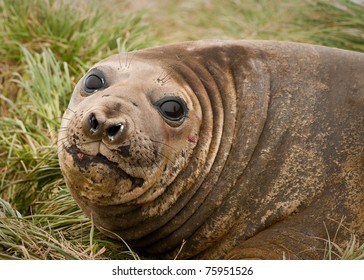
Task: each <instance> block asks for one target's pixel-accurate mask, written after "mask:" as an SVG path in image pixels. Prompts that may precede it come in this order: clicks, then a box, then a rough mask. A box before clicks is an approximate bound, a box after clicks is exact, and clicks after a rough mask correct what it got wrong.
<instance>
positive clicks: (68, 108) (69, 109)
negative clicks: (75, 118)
mask: <svg viewBox="0 0 364 280" xmlns="http://www.w3.org/2000/svg"><path fill="white" fill-rule="evenodd" d="M66 110H68V111H70V112H71V113H73V114H75V115H76V112H75V111H73V110H72V109H71V108H70V107H67V109H66Z"/></svg>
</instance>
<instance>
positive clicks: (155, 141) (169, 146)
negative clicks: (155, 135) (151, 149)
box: [149, 138, 178, 152]
mask: <svg viewBox="0 0 364 280" xmlns="http://www.w3.org/2000/svg"><path fill="white" fill-rule="evenodd" d="M149 140H150V141H151V142H154V143H157V144H161V145H164V146H166V147H168V148H170V149H171V150H173V151H174V152H178V151H177V150H176V149H175V148H173V147H172V146H171V145H168V144H166V143H163V142H160V141H157V140H153V139H151V138H149Z"/></svg>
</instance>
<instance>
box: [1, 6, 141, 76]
mask: <svg viewBox="0 0 364 280" xmlns="http://www.w3.org/2000/svg"><path fill="white" fill-rule="evenodd" d="M104 13H105V10H103V9H102V8H100V7H97V6H96V3H94V4H92V3H89V2H87V1H84V2H83V3H81V5H79V3H78V4H77V5H75V3H74V2H72V1H70V2H67V1H62V0H25V1H24V0H2V1H0V14H1V19H0V23H1V24H0V26H1V28H0V34H1V38H2V40H1V42H0V50H2V51H1V55H2V57H5V58H6V60H11V61H19V58H20V57H21V51H20V48H19V46H24V47H26V48H27V49H28V50H30V51H31V52H32V51H36V52H41V51H42V50H43V49H44V48H49V49H50V50H52V52H53V53H54V54H55V57H56V58H57V59H58V60H60V61H64V62H67V63H68V64H69V65H72V66H76V65H77V66H76V67H77V68H76V70H79V69H78V67H79V66H81V67H82V66H85V64H89V63H93V62H95V61H96V60H98V59H100V57H102V56H106V55H108V54H109V53H110V51H112V50H115V49H116V48H117V41H118V40H121V41H122V42H121V43H122V44H124V45H128V48H132V49H135V48H141V47H143V46H145V42H146V36H145V27H146V26H145V25H143V24H142V23H141V17H140V15H135V14H132V15H126V14H125V13H123V14H119V13H114V14H110V13H108V16H107V17H105V16H104ZM110 22H112V24H110Z"/></svg>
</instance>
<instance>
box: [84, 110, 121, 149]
mask: <svg viewBox="0 0 364 280" xmlns="http://www.w3.org/2000/svg"><path fill="white" fill-rule="evenodd" d="M83 129H84V132H85V133H86V135H87V136H88V137H89V138H90V139H92V140H101V141H103V142H104V143H105V144H119V143H121V142H123V141H124V139H125V138H126V134H127V127H126V121H125V120H123V119H121V118H119V119H107V118H106V116H105V115H104V114H102V113H101V112H91V113H90V114H89V115H88V116H87V117H86V118H85V120H84V122H83Z"/></svg>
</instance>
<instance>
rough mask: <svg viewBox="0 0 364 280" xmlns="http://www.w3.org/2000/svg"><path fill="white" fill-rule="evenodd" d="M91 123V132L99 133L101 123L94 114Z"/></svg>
mask: <svg viewBox="0 0 364 280" xmlns="http://www.w3.org/2000/svg"><path fill="white" fill-rule="evenodd" d="M89 121H90V130H91V132H93V133H95V132H96V131H97V128H98V127H99V122H98V121H97V119H96V116H95V114H94V113H91V115H90V118H89Z"/></svg>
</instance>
